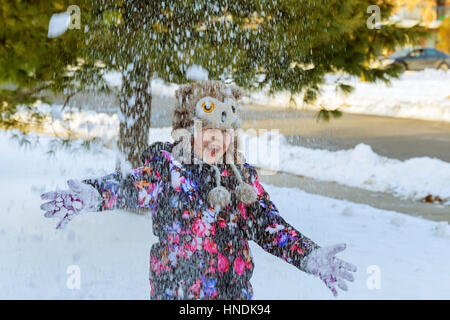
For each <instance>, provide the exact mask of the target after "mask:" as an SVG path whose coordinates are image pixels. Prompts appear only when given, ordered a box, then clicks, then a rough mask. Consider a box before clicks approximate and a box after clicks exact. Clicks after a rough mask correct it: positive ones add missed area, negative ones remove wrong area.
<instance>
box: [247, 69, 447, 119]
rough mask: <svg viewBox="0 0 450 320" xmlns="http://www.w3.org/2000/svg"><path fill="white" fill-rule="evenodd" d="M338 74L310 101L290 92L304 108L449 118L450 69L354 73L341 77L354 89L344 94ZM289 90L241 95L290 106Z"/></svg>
mask: <svg viewBox="0 0 450 320" xmlns="http://www.w3.org/2000/svg"><path fill="white" fill-rule="evenodd" d="M338 78H339V76H338V75H332V74H330V75H328V76H327V77H326V82H325V84H323V85H321V86H320V89H321V94H320V95H319V98H318V99H317V101H315V103H314V104H312V105H306V106H302V96H301V95H299V96H293V100H294V101H295V103H296V106H297V107H305V108H307V109H320V108H322V107H324V108H327V109H330V110H332V109H336V108H339V109H340V110H341V111H343V112H349V113H364V114H372V115H379V116H389V117H399V118H412V119H423V120H437V121H450V72H445V71H442V70H432V69H429V70H424V71H419V72H412V71H408V72H405V73H404V74H402V75H401V76H400V78H399V79H394V80H392V81H391V85H386V84H384V83H368V82H363V81H361V80H360V79H359V78H356V77H342V79H341V81H342V82H343V83H346V84H349V85H352V86H353V87H354V88H355V90H354V91H353V92H352V93H351V94H349V95H344V94H342V93H338V92H336V90H335V85H334V82H335V81H336V80H337V79H338ZM290 100H291V95H290V93H288V92H281V93H277V94H275V95H273V96H270V95H268V94H267V92H266V91H258V92H254V93H252V94H250V95H249V96H248V97H247V98H245V99H244V102H245V103H256V104H259V105H267V106H271V107H280V108H286V107H292V103H291V102H290Z"/></svg>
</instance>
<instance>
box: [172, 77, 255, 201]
mask: <svg viewBox="0 0 450 320" xmlns="http://www.w3.org/2000/svg"><path fill="white" fill-rule="evenodd" d="M242 93H243V92H242V89H240V88H239V87H237V86H235V85H231V86H230V85H226V84H225V83H223V82H219V81H201V82H195V83H190V84H186V85H182V86H180V87H179V89H178V90H177V91H176V92H175V97H176V99H177V102H176V105H175V110H174V116H173V121H172V127H173V129H172V137H173V138H174V140H175V142H176V143H177V142H178V143H181V146H182V143H183V141H186V139H183V136H185V134H183V133H182V132H183V131H182V130H177V129H187V130H188V131H189V132H190V133H191V134H194V123H199V122H201V124H202V127H203V128H217V129H222V130H226V129H235V130H236V129H239V128H240V127H241V118H240V111H241V107H240V105H238V100H239V99H240V97H241V96H242ZM180 132H181V134H180ZM236 149H237V148H234V150H233V151H234V155H233V157H227V159H230V158H231V159H233V161H227V163H229V165H230V166H231V168H232V170H233V172H234V174H235V176H236V178H237V180H238V182H239V185H238V186H237V187H236V189H235V191H234V192H235V195H236V198H237V199H238V200H239V201H241V202H243V203H244V204H246V205H250V204H252V203H253V202H255V201H256V199H257V195H256V192H255V191H254V190H253V188H252V187H251V186H250V185H249V184H247V183H245V182H244V180H243V179H242V176H241V173H240V171H239V170H238V167H237V166H241V164H242V163H244V162H245V161H244V159H243V156H242V155H241V154H240V153H239V152H238V151H237V150H236ZM227 152H228V151H227ZM182 160H183V159H182ZM234 160H236V163H235V161H234ZM230 162H231V163H230ZM212 167H213V169H214V171H215V182H216V187H215V188H213V189H212V190H211V191H210V192H209V194H208V202H209V203H210V205H211V206H213V207H214V208H216V207H220V208H224V207H226V206H227V205H228V204H229V203H230V201H231V195H230V193H229V191H228V190H227V189H226V188H225V187H223V186H221V184H220V182H221V179H220V171H219V168H218V167H217V166H216V165H212ZM241 170H242V167H241ZM242 171H244V170H242Z"/></svg>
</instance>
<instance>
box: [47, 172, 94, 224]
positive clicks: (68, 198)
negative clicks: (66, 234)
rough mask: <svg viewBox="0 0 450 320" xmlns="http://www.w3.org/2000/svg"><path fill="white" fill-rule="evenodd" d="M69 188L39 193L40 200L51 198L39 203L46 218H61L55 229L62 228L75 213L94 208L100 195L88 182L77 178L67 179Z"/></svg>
mask: <svg viewBox="0 0 450 320" xmlns="http://www.w3.org/2000/svg"><path fill="white" fill-rule="evenodd" d="M67 184H68V185H69V188H70V190H61V191H51V192H47V193H43V194H41V199H42V200H51V201H49V202H46V203H44V204H42V205H41V209H42V210H44V211H46V212H45V214H44V216H45V217H46V218H53V217H58V218H62V219H61V221H60V222H59V223H58V225H57V226H56V229H61V228H63V227H64V226H65V225H66V224H67V223H68V222H69V221H70V220H72V219H73V217H74V216H75V215H78V214H80V213H82V212H85V211H90V210H96V208H97V205H98V203H99V202H100V200H101V196H100V194H99V193H98V191H97V190H96V189H95V188H94V187H92V186H91V185H89V184H85V183H82V182H80V181H77V180H68V181H67Z"/></svg>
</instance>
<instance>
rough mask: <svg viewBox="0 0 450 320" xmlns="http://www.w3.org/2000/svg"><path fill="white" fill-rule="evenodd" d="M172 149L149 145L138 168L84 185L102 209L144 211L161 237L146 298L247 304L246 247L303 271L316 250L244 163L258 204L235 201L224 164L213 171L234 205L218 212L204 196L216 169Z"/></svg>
mask: <svg viewBox="0 0 450 320" xmlns="http://www.w3.org/2000/svg"><path fill="white" fill-rule="evenodd" d="M172 147H173V145H172V144H171V143H168V142H167V143H162V142H157V143H155V144H152V145H151V146H150V147H149V148H148V149H147V150H146V152H144V154H143V155H142V156H141V159H142V161H143V166H142V167H140V168H137V169H133V170H131V173H129V174H128V175H125V176H123V175H122V174H121V173H113V174H110V175H108V176H105V177H102V178H97V179H89V180H85V181H84V182H85V183H89V184H91V185H92V186H94V187H95V188H96V189H97V190H98V191H99V193H100V194H101V195H102V197H103V202H102V204H101V205H100V207H99V209H98V210H99V211H103V210H113V209H126V208H148V209H150V210H151V212H152V222H153V233H154V234H155V235H156V236H157V237H158V238H159V242H158V243H156V244H154V245H153V246H152V248H151V252H150V288H151V292H150V296H151V299H252V296H253V290H252V287H251V284H250V281H249V280H250V278H251V276H252V272H253V267H254V265H253V259H252V254H251V252H250V247H249V244H248V241H249V240H253V241H255V242H256V243H257V244H258V245H260V246H261V247H262V248H263V249H264V250H265V251H267V252H269V253H271V254H273V255H275V256H277V257H280V258H282V259H284V260H285V261H287V262H288V263H290V264H292V265H294V266H296V267H298V268H299V269H300V270H303V271H304V269H303V268H302V265H301V262H302V259H303V258H304V257H305V256H307V255H308V254H309V253H310V252H311V251H312V250H314V249H316V248H318V247H319V246H318V245H317V244H315V243H314V242H313V241H311V240H310V239H308V238H307V237H305V236H303V235H302V234H301V233H300V232H299V231H297V230H296V229H294V228H293V227H292V226H291V225H289V224H288V223H287V222H286V221H285V220H284V219H283V218H282V217H281V216H280V215H279V213H278V210H277V208H276V207H275V205H274V204H273V203H272V201H270V198H269V195H268V194H267V192H266V191H265V190H264V188H263V187H262V186H261V184H260V183H259V179H258V175H257V173H256V170H255V169H254V168H253V167H252V166H250V165H249V164H244V165H243V166H242V170H244V171H246V172H245V174H244V175H242V176H243V177H246V182H247V183H249V184H250V185H252V186H253V188H254V189H255V191H256V192H257V194H258V200H257V201H256V202H255V203H253V204H252V205H249V206H246V205H244V204H243V203H242V202H238V201H237V199H236V198H235V197H234V192H233V190H234V188H235V186H237V185H238V181H237V179H236V178H235V176H234V174H233V170H231V168H230V167H229V166H228V165H227V164H219V165H217V166H218V168H219V170H220V172H221V179H222V181H221V184H222V186H224V187H226V188H227V189H228V190H229V191H230V193H231V203H230V204H229V205H228V206H227V207H225V208H223V209H221V210H220V212H215V210H214V208H213V207H211V206H210V205H209V204H208V202H207V200H206V197H207V195H208V192H209V191H210V190H211V189H212V188H214V186H215V185H214V181H215V180H214V178H213V177H214V170H213V168H212V167H211V166H209V165H208V164H206V163H203V164H181V163H179V162H178V161H177V160H176V159H175V158H174V157H173V156H172V154H171V150H172Z"/></svg>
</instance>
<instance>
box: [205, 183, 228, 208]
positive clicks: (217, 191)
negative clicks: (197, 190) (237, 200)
mask: <svg viewBox="0 0 450 320" xmlns="http://www.w3.org/2000/svg"><path fill="white" fill-rule="evenodd" d="M230 201H231V196H230V193H229V192H228V190H227V189H225V188H224V187H222V186H218V187H215V188H214V189H212V190H211V191H210V192H209V193H208V202H209V204H210V205H211V206H213V207H214V208H216V207H217V206H219V207H221V208H225V207H226V206H227V205H228V204H229V203H230Z"/></svg>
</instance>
